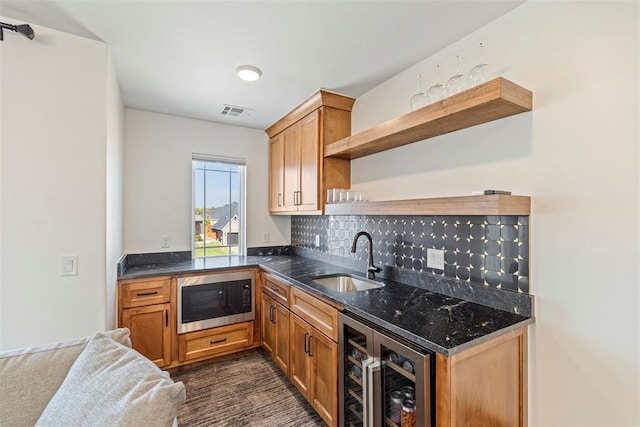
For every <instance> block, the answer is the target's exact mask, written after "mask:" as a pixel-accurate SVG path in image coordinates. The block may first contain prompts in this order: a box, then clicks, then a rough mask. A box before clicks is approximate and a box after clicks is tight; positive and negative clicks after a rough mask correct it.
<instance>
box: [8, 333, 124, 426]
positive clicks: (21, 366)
mask: <svg viewBox="0 0 640 427" xmlns="http://www.w3.org/2000/svg"><path fill="white" fill-rule="evenodd" d="M107 334H108V335H109V336H110V337H111V338H113V339H114V340H116V341H118V342H120V343H121V344H123V345H127V346H128V347H131V339H130V338H129V330H128V329H116V330H113V331H109V332H107ZM89 339H90V337H89V338H85V339H81V340H74V341H66V342H62V343H57V344H51V345H44V346H38V347H30V348H26V349H20V350H10V351H4V352H0V420H2V424H3V425H35V423H36V421H37V420H38V418H39V417H40V415H41V414H42V411H43V410H44V408H45V407H46V406H47V403H49V401H50V400H51V398H52V397H53V395H54V394H55V393H56V391H57V390H58V388H60V385H61V384H62V382H63V381H64V379H65V377H66V376H67V373H68V372H69V370H70V369H71V366H72V365H73V363H74V362H75V360H76V359H77V358H78V356H79V355H80V353H82V351H83V350H84V348H85V347H86V345H87V343H88V342H89Z"/></svg>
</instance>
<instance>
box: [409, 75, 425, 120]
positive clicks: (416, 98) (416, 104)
mask: <svg viewBox="0 0 640 427" xmlns="http://www.w3.org/2000/svg"><path fill="white" fill-rule="evenodd" d="M418 80H420V92H418V93H416V94H415V95H413V96H412V97H411V110H412V111H415V110H417V109H418V108H422V107H424V106H425V105H427V94H426V93H425V92H424V91H423V90H422V74H418Z"/></svg>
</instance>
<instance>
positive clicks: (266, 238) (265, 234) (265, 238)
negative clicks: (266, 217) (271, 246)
mask: <svg viewBox="0 0 640 427" xmlns="http://www.w3.org/2000/svg"><path fill="white" fill-rule="evenodd" d="M262 243H269V232H268V231H263V232H262Z"/></svg>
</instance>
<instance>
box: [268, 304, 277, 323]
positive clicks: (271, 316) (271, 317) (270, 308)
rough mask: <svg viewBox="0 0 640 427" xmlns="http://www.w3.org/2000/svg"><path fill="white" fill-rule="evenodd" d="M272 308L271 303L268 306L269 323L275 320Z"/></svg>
mask: <svg viewBox="0 0 640 427" xmlns="http://www.w3.org/2000/svg"><path fill="white" fill-rule="evenodd" d="M273 309H274V307H273V306H272V305H271V306H269V321H270V322H271V323H276V322H274V321H273Z"/></svg>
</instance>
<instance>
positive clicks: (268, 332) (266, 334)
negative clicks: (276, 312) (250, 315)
mask: <svg viewBox="0 0 640 427" xmlns="http://www.w3.org/2000/svg"><path fill="white" fill-rule="evenodd" d="M274 304H275V302H274V301H273V300H272V299H271V298H270V297H269V296H267V295H265V294H263V295H262V320H261V322H260V324H261V331H262V348H263V349H264V351H266V352H267V354H269V355H270V356H271V357H272V358H273V355H274V347H275V342H276V337H275V328H274V323H273V322H274V321H273V306H274Z"/></svg>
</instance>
